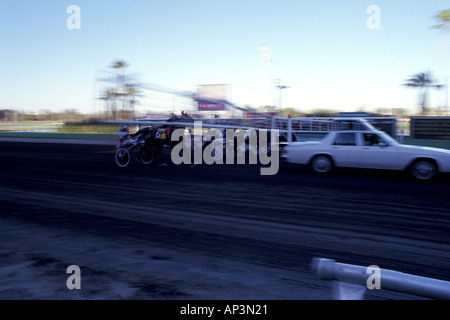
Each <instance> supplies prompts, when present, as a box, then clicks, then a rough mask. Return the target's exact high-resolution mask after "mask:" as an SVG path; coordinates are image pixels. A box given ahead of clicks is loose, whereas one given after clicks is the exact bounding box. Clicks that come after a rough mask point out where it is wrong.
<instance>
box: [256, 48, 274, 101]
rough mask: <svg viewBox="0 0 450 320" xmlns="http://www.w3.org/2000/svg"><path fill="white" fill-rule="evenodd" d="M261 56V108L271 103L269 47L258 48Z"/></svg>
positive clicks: (270, 55) (270, 54) (270, 59)
mask: <svg viewBox="0 0 450 320" xmlns="http://www.w3.org/2000/svg"><path fill="white" fill-rule="evenodd" d="M259 52H260V55H261V106H269V105H271V104H272V103H273V97H272V85H271V82H272V49H271V47H270V46H262V47H261V48H260V51H259Z"/></svg>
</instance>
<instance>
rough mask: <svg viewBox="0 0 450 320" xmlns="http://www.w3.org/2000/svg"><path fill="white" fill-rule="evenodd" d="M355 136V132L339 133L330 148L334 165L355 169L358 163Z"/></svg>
mask: <svg viewBox="0 0 450 320" xmlns="http://www.w3.org/2000/svg"><path fill="white" fill-rule="evenodd" d="M356 139H357V136H356V133H355V132H339V133H338V134H337V135H336V139H335V141H334V143H333V144H332V145H331V146H330V149H331V150H330V151H331V154H332V156H333V159H334V162H335V165H336V166H338V167H355V166H357V163H358V161H357V160H358V159H357V158H358V154H357V153H358V148H357V140H356Z"/></svg>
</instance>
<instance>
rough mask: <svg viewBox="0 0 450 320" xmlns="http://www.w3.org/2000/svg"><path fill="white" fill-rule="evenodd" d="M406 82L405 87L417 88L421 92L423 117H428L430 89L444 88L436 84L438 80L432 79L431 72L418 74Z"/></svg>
mask: <svg viewBox="0 0 450 320" xmlns="http://www.w3.org/2000/svg"><path fill="white" fill-rule="evenodd" d="M405 81H406V82H405V83H404V84H403V85H404V86H406V87H411V88H417V89H419V90H420V97H421V101H420V108H421V110H420V112H421V114H422V115H426V113H427V111H428V106H427V98H428V91H429V89H430V88H435V89H440V88H442V85H440V84H436V80H434V79H433V78H432V76H431V73H430V72H422V73H418V74H416V75H414V76H412V78H409V79H407V80H405Z"/></svg>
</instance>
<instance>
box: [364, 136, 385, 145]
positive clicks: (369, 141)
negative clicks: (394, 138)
mask: <svg viewBox="0 0 450 320" xmlns="http://www.w3.org/2000/svg"><path fill="white" fill-rule="evenodd" d="M363 136H364V145H365V146H366V147H372V146H379V145H380V143H381V144H384V145H388V144H387V143H386V142H385V141H384V140H383V139H382V138H380V137H379V136H378V135H377V134H374V133H364V135H363Z"/></svg>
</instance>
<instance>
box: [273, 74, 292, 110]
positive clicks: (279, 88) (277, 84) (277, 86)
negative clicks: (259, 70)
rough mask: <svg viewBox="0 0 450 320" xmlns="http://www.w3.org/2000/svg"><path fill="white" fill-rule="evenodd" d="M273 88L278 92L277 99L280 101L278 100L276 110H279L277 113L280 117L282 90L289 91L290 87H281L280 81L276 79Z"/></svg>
mask: <svg viewBox="0 0 450 320" xmlns="http://www.w3.org/2000/svg"><path fill="white" fill-rule="evenodd" d="M275 88H277V89H278V90H279V91H280V93H279V96H278V98H279V99H280V100H279V103H278V109H279V111H278V112H279V114H280V116H281V112H282V111H283V107H282V105H281V97H282V93H283V90H284V89H289V88H291V87H290V86H285V85H282V84H281V79H276V84H275Z"/></svg>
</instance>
